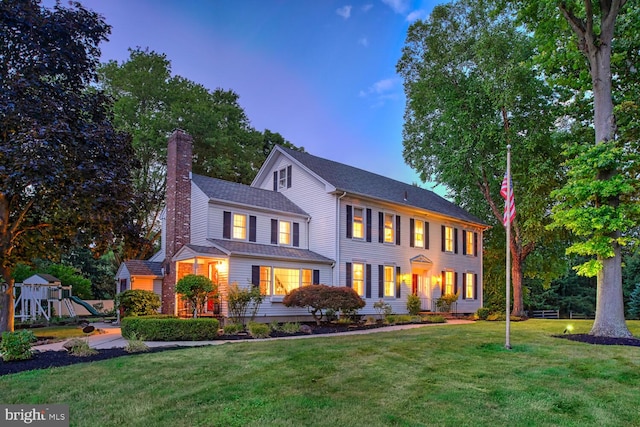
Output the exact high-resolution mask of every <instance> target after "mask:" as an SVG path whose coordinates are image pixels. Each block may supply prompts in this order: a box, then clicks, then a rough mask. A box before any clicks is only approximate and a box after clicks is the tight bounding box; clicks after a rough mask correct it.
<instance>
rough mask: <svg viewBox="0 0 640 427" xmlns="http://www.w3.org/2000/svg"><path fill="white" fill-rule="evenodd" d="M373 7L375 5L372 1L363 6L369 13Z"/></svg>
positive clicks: (363, 9)
mask: <svg viewBox="0 0 640 427" xmlns="http://www.w3.org/2000/svg"><path fill="white" fill-rule="evenodd" d="M371 8H373V5H372V4H371V3H368V4H365V5H364V6H362V8H361V9H362V11H363V12H364V13H367V12H369V11H370V10H371Z"/></svg>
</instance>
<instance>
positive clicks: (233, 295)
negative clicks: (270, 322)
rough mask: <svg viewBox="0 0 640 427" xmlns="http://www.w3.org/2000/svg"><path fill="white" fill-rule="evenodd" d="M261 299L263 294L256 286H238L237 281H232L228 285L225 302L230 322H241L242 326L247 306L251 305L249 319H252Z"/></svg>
mask: <svg viewBox="0 0 640 427" xmlns="http://www.w3.org/2000/svg"><path fill="white" fill-rule="evenodd" d="M263 300H264V295H262V294H261V293H260V288H259V287H258V286H251V287H249V288H240V286H238V284H237V283H232V284H231V286H229V293H228V294H227V304H228V306H229V318H230V320H231V322H232V323H237V324H242V327H243V328H244V327H245V320H246V318H247V312H248V311H249V308H250V307H251V320H253V319H254V318H255V316H256V314H257V313H258V308H260V304H262V301H263Z"/></svg>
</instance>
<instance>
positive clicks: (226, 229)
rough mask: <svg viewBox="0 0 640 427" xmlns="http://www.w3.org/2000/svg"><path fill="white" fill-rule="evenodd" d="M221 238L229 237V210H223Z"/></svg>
mask: <svg viewBox="0 0 640 427" xmlns="http://www.w3.org/2000/svg"><path fill="white" fill-rule="evenodd" d="M222 238H223V239H230V238H231V212H227V211H224V213H223V215H222Z"/></svg>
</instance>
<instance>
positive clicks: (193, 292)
mask: <svg viewBox="0 0 640 427" xmlns="http://www.w3.org/2000/svg"><path fill="white" fill-rule="evenodd" d="M176 292H177V293H178V294H180V295H181V297H182V299H183V300H185V301H189V304H190V306H191V309H192V310H193V317H194V318H195V317H198V314H199V313H202V312H203V311H204V304H205V303H206V302H207V298H209V297H213V298H216V297H217V292H218V285H214V283H213V282H212V281H211V280H209V278H208V277H205V276H200V275H197V274H187V275H186V276H184V277H183V278H182V279H180V280H178V283H176Z"/></svg>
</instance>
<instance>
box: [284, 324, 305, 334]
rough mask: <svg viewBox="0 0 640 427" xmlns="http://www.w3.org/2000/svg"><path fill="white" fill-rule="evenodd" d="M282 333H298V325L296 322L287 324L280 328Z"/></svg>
mask: <svg viewBox="0 0 640 427" xmlns="http://www.w3.org/2000/svg"><path fill="white" fill-rule="evenodd" d="M280 329H281V330H282V332H284V333H285V334H295V333H296V332H300V323H298V322H287V323H285V324H284V325H282V326H281V327H280Z"/></svg>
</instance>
